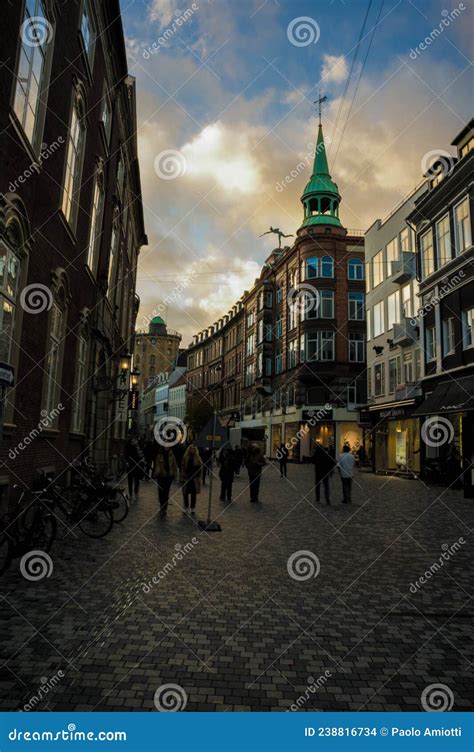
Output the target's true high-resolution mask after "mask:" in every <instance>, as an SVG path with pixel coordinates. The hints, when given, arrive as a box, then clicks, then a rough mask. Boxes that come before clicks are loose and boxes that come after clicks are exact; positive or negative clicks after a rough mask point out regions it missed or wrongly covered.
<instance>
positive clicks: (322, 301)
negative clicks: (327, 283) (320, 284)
mask: <svg viewBox="0 0 474 752" xmlns="http://www.w3.org/2000/svg"><path fill="white" fill-rule="evenodd" d="M318 312H319V318H322V319H333V318H334V290H320V292H319V311H318V308H316V309H315V311H314V313H315V314H318Z"/></svg>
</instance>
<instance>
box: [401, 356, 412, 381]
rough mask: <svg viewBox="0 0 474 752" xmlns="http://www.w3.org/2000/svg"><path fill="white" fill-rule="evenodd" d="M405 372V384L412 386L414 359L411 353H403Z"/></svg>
mask: <svg viewBox="0 0 474 752" xmlns="http://www.w3.org/2000/svg"><path fill="white" fill-rule="evenodd" d="M403 372H404V373H403V375H404V378H405V384H411V383H412V382H413V357H412V353H411V352H409V353H403Z"/></svg>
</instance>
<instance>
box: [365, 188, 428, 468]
mask: <svg viewBox="0 0 474 752" xmlns="http://www.w3.org/2000/svg"><path fill="white" fill-rule="evenodd" d="M425 191H426V183H425V181H423V183H422V185H420V186H419V187H418V188H417V189H416V190H415V191H414V192H413V193H411V194H410V196H408V197H407V198H406V199H404V200H403V201H402V203H401V204H400V205H399V206H397V208H396V209H395V210H394V211H392V212H391V214H390V215H389V216H388V217H387V218H386V219H384V220H380V219H377V220H376V221H375V222H374V224H373V225H372V226H371V227H370V228H369V229H368V230H367V232H366V234H365V256H366V275H365V277H366V318H367V384H368V413H369V415H368V420H367V421H366V423H367V429H366V431H365V449H366V452H367V455H368V460H369V462H370V463H371V465H372V468H373V469H374V470H375V471H376V472H385V473H387V472H389V473H403V474H408V475H417V474H419V472H420V459H421V457H420V419H419V418H418V417H413V415H412V414H413V411H414V410H415V408H416V407H417V405H418V403H419V401H420V398H421V386H420V382H421V366H422V363H421V348H420V328H419V326H418V324H417V322H415V321H414V318H415V317H416V312H417V310H418V281H417V278H416V244H415V233H414V231H413V229H412V228H411V227H410V226H409V225H407V223H406V217H407V215H408V214H409V213H410V212H411V211H412V210H413V209H414V207H415V201H416V200H417V199H418V198H419V197H420V196H422V195H423V193H424V192H425Z"/></svg>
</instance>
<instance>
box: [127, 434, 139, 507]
mask: <svg viewBox="0 0 474 752" xmlns="http://www.w3.org/2000/svg"><path fill="white" fill-rule="evenodd" d="M125 461H126V463H127V479H128V495H129V498H130V499H131V500H132V501H134V500H136V498H137V495H138V489H139V487H140V478H141V477H142V472H143V467H142V464H141V463H142V461H143V454H142V450H141V449H140V446H139V444H138V439H137V438H136V436H131V435H130V436H129V437H128V440H127V443H126V444H125Z"/></svg>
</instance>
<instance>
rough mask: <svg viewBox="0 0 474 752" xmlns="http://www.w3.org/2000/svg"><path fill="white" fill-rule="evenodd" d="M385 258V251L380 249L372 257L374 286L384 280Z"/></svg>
mask: <svg viewBox="0 0 474 752" xmlns="http://www.w3.org/2000/svg"><path fill="white" fill-rule="evenodd" d="M384 276H385V275H384V260H383V251H379V252H378V253H377V254H376V255H375V256H374V257H373V259H372V278H373V280H374V287H377V285H380V283H381V282H383V281H384Z"/></svg>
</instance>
